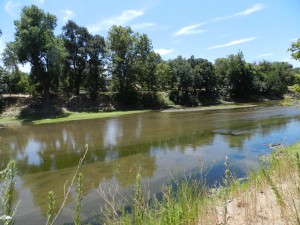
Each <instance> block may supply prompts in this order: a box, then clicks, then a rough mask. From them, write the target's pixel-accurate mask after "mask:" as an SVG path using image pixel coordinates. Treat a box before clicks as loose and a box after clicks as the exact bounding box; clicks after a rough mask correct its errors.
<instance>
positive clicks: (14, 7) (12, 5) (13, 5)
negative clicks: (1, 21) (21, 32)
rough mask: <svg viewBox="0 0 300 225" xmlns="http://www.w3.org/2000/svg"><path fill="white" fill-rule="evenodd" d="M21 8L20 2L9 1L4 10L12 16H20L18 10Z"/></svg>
mask: <svg viewBox="0 0 300 225" xmlns="http://www.w3.org/2000/svg"><path fill="white" fill-rule="evenodd" d="M20 8H21V3H20V2H13V1H8V2H7V3H6V4H5V5H4V10H5V11H6V12H7V13H8V14H9V15H10V16H17V15H18V10H19V9H20Z"/></svg>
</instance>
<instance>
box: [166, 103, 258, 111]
mask: <svg viewBox="0 0 300 225" xmlns="http://www.w3.org/2000/svg"><path fill="white" fill-rule="evenodd" d="M256 106H257V105H254V104H250V103H249V104H248V103H245V104H243V103H240V104H232V103H226V104H224V103H223V104H220V105H208V106H197V107H187V108H175V109H174V108H172V109H165V110H163V111H162V112H197V111H208V110H226V109H243V108H252V107H256Z"/></svg>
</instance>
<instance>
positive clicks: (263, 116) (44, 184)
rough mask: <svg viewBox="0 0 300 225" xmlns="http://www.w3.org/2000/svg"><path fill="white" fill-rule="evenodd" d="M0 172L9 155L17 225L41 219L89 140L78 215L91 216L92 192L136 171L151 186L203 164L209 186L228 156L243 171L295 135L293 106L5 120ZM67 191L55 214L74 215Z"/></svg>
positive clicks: (124, 189) (298, 123)
mask: <svg viewBox="0 0 300 225" xmlns="http://www.w3.org/2000/svg"><path fill="white" fill-rule="evenodd" d="M0 137H1V139H0V170H2V169H4V168H5V166H6V164H7V163H8V162H9V160H16V162H17V167H18V176H17V182H16V192H17V195H16V198H17V199H18V200H20V202H19V205H18V208H17V213H16V216H15V219H16V224H45V221H46V218H45V211H46V208H47V204H46V202H47V193H48V191H50V190H53V191H54V192H55V194H56V197H57V203H58V202H59V201H60V200H61V199H62V198H63V194H64V185H65V183H66V181H68V183H67V184H69V183H70V180H71V179H72V176H73V174H74V173H75V171H76V168H77V164H78V161H79V159H80V157H82V155H83V154H84V151H85V145H86V144H88V153H87V155H86V158H85V160H84V162H83V165H82V167H81V169H80V170H81V171H82V172H83V173H84V175H85V183H84V197H83V201H82V202H83V208H82V215H81V217H82V219H83V220H85V219H88V218H90V217H91V216H92V213H94V214H97V213H98V210H99V208H100V207H101V206H102V205H103V201H102V200H101V197H100V195H99V193H98V188H99V185H101V187H102V189H103V190H108V189H109V188H110V187H113V188H118V191H119V192H120V193H121V194H122V195H124V196H126V195H128V193H131V192H132V184H133V183H134V179H135V177H136V174H137V173H138V171H140V174H141V176H142V183H143V184H144V185H146V186H147V187H148V188H149V189H150V190H151V192H152V193H155V192H158V191H159V190H160V188H161V186H162V185H163V184H165V183H166V181H167V180H168V179H169V178H170V176H171V174H173V175H178V174H182V172H183V171H185V172H187V173H189V172H191V171H197V169H199V168H200V165H203V166H204V167H205V168H208V169H209V172H208V173H207V183H208V184H209V185H212V184H214V183H216V182H218V181H220V179H221V178H222V176H223V174H224V160H225V157H226V156H228V157H229V161H230V164H231V170H232V172H233V173H234V174H235V175H236V176H238V177H243V176H245V175H246V174H247V172H249V170H251V169H255V168H257V166H258V164H259V158H260V157H261V156H263V155H267V154H269V153H270V152H271V151H272V149H270V148H269V147H268V146H267V145H268V144H271V143H273V144H277V143H281V142H282V143H283V144H284V145H289V144H292V143H295V142H297V141H300V109H299V108H298V109H297V108H293V107H280V106H277V105H276V102H275V103H274V102H268V103H259V104H257V106H256V107H253V108H241V109H231V110H215V111H214V110H211V111H202V112H200V111H199V112H197V111H191V112H159V111H155V112H147V113H141V114H132V115H127V116H121V117H114V118H106V119H95V120H84V121H72V122H65V123H57V124H45V125H29V124H24V125H22V126H9V127H5V128H3V129H0ZM75 197H76V196H75V195H74V193H73V192H72V194H71V197H70V198H69V199H68V202H67V205H66V207H65V208H64V210H63V212H62V214H61V215H60V217H59V218H58V222H59V223H63V222H71V221H72V218H73V217H74V212H73V208H74V199H75Z"/></svg>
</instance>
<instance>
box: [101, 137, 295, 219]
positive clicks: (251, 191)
mask: <svg viewBox="0 0 300 225" xmlns="http://www.w3.org/2000/svg"><path fill="white" fill-rule="evenodd" d="M299 153H300V142H299V143H297V144H295V145H292V146H289V147H286V148H282V149H278V150H274V151H273V152H272V153H271V154H270V155H269V156H267V157H264V158H262V163H261V167H260V169H258V170H256V171H253V172H251V173H250V174H249V176H248V177H247V181H246V182H241V181H240V180H238V179H235V178H234V177H232V176H231V175H230V174H231V171H229V164H228V160H226V161H225V165H226V168H227V169H226V171H224V182H223V185H222V186H221V187H218V188H215V189H210V188H208V187H206V186H205V181H204V180H203V181H202V182H201V181H197V180H190V179H183V180H174V183H175V184H176V189H173V188H172V187H173V185H171V186H165V187H163V188H162V189H161V193H162V197H161V199H160V200H157V199H156V198H154V200H150V199H149V196H148V198H147V197H146V196H147V190H146V189H145V187H141V184H140V178H137V182H136V184H135V185H134V186H133V194H132V196H131V197H130V199H129V200H128V202H127V203H126V204H127V205H130V207H131V210H130V211H129V212H128V211H125V210H124V209H122V204H118V203H117V204H112V202H111V201H109V198H107V197H105V196H104V197H103V196H102V197H103V199H104V200H107V203H108V204H107V208H106V211H105V212H104V218H103V220H102V222H104V224H111V225H112V224H128V225H129V224H162V225H165V224H170V225H171V224H172V225H174V224H175V225H176V224H178V225H179V224H195V225H201V224H203V225H204V224H205V225H206V224H232V221H233V220H234V219H238V220H239V222H237V223H234V224H248V223H250V222H251V221H261V220H264V221H263V223H262V224H277V223H280V224H300V205H299V204H298V203H299V202H300V159H299V158H300V156H299ZM287 165H288V166H287ZM225 177H226V178H225ZM137 196H138V197H137ZM141 196H143V197H141ZM264 196H268V197H267V200H268V201H269V202H268V204H267V205H266V206H264V205H263V204H262V202H264V201H267V200H261V199H260V198H262V197H264ZM149 202H150V203H149ZM230 202H234V203H232V204H231V205H230ZM123 206H124V205H123ZM230 207H235V208H234V210H233V212H232V210H229V209H230ZM261 207H265V208H261ZM231 209H232V208H231ZM266 210H271V211H268V213H266V214H267V215H271V216H270V217H268V218H267V217H264V216H262V215H263V214H262V212H265V211H266ZM117 212H120V213H117ZM140 212H142V213H140ZM241 215H242V216H241ZM272 215H279V216H278V217H277V218H274V217H272ZM255 224H256V223H255Z"/></svg>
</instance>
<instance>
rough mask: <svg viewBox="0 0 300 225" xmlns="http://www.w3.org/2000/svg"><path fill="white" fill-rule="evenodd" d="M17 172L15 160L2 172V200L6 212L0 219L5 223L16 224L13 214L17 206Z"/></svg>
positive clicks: (0, 178) (0, 173) (0, 196)
mask: <svg viewBox="0 0 300 225" xmlns="http://www.w3.org/2000/svg"><path fill="white" fill-rule="evenodd" d="M16 173H17V169H16V162H15V161H10V162H9V163H8V165H7V168H6V169H5V170H4V171H2V172H0V181H1V182H2V185H1V186H0V188H1V189H0V198H1V200H0V201H1V208H3V209H2V210H3V212H2V213H5V214H4V215H3V216H0V221H2V222H3V224H5V225H11V224H14V220H13V216H14V214H15V211H16V208H17V207H14V192H15V183H16ZM2 213H1V214H2Z"/></svg>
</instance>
